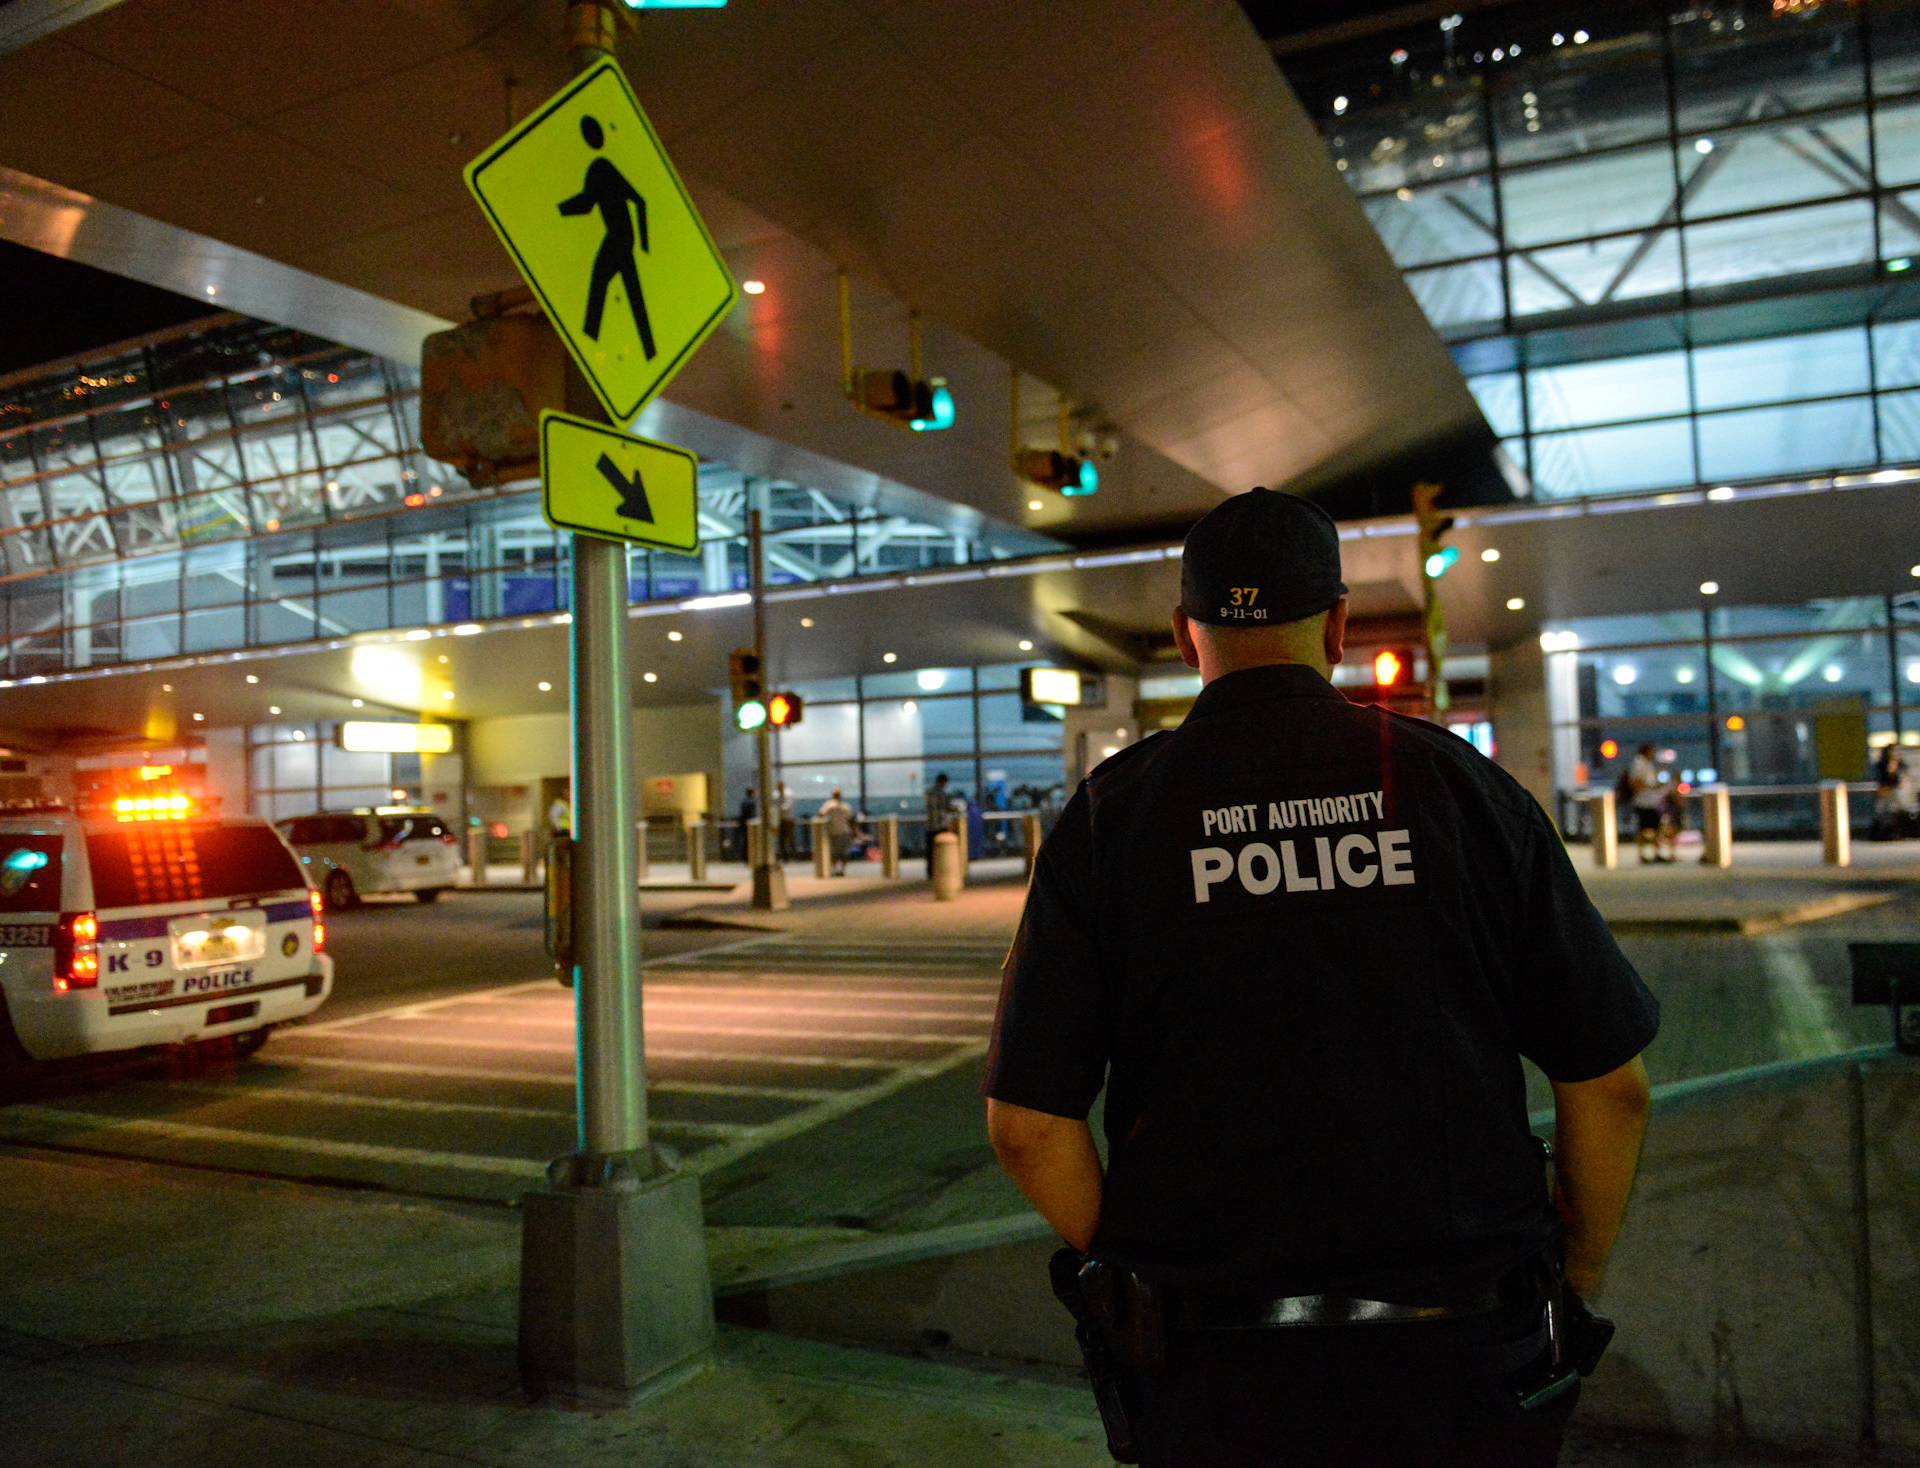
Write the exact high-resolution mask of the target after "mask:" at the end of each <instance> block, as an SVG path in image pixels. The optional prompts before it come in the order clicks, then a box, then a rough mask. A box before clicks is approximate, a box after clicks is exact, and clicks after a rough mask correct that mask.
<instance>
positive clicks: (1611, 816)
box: [1587, 790, 1620, 872]
mask: <svg viewBox="0 0 1920 1468" xmlns="http://www.w3.org/2000/svg"><path fill="white" fill-rule="evenodd" d="M1587 810H1588V813H1589V814H1590V815H1591V817H1592V820H1593V864H1594V865H1595V866H1596V867H1598V868H1600V870H1601V871H1603V872H1610V871H1612V870H1613V869H1614V868H1615V867H1617V866H1619V865H1620V809H1619V803H1618V802H1617V801H1615V800H1614V798H1613V792H1612V791H1611V790H1602V791H1601V792H1600V793H1599V794H1598V795H1594V796H1590V797H1589V798H1588V800H1587Z"/></svg>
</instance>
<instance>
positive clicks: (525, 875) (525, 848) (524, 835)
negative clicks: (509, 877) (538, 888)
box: [520, 831, 539, 887]
mask: <svg viewBox="0 0 1920 1468" xmlns="http://www.w3.org/2000/svg"><path fill="white" fill-rule="evenodd" d="M538 866H539V860H538V858H537V857H536V856H535V854H534V849H533V832H531V831H522V832H521V833H520V880H521V881H522V882H524V883H525V884H526V885H527V886H529V887H531V886H532V885H533V873H534V870H535V868H537V867H538Z"/></svg>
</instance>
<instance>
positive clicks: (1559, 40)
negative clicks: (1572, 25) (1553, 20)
mask: <svg viewBox="0 0 1920 1468" xmlns="http://www.w3.org/2000/svg"><path fill="white" fill-rule="evenodd" d="M1553 44H1554V45H1556V46H1564V45H1566V44H1567V34H1566V32H1565V31H1555V32H1554V33H1553Z"/></svg>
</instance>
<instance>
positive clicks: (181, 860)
mask: <svg viewBox="0 0 1920 1468" xmlns="http://www.w3.org/2000/svg"><path fill="white" fill-rule="evenodd" d="M325 943H326V926H325V924H324V923H323V922H322V921H321V899H320V894H319V893H317V892H315V891H313V890H312V889H311V888H309V887H308V886H307V882H306V878H305V876H304V875H303V874H302V870H301V866H300V863H299V861H298V859H297V858H295V856H294V854H293V852H292V851H290V850H289V849H288V847H287V844H286V842H284V841H282V840H281V839H280V836H279V834H278V833H277V832H276V831H275V830H274V829H273V827H272V826H270V825H268V824H267V823H266V822H265V821H263V820H259V819H256V818H254V817H252V816H225V817H223V816H207V815H201V814H198V813H196V811H195V809H194V807H193V806H192V804H191V801H190V799H189V797H187V796H184V795H177V794H174V795H169V794H155V795H152V796H142V797H139V798H137V799H135V798H131V797H129V798H122V799H120V800H117V801H112V802H110V803H108V804H107V805H105V806H104V807H101V808H99V809H94V810H82V811H78V812H76V811H70V810H58V809H44V810H34V811H18V810H8V811H0V1089H4V1087H5V1085H6V1083H7V1082H8V1080H9V1078H10V1076H11V1079H13V1080H14V1081H17V1079H18V1077H19V1075H20V1074H21V1073H22V1072H23V1070H24V1068H25V1064H26V1063H27V1062H29V1061H32V1060H57V1059H61V1058H63V1057H67V1056H74V1055H89V1054H95V1053H98V1052H101V1051H107V1050H131V1049H136V1048H138V1047H140V1046H146V1045H170V1044H177V1043H181V1042H184V1041H196V1040H210V1039H215V1038H220V1037H231V1038H232V1039H233V1040H234V1042H235V1044H236V1046H237V1047H238V1048H239V1050H240V1051H241V1053H242V1054H251V1053H252V1052H253V1051H255V1050H257V1049H259V1047H260V1046H261V1044H263V1043H264V1042H265V1040H266V1038H267V1032H268V1030H270V1029H271V1028H272V1027H273V1026H274V1025H277V1024H281V1023H284V1022H285V1021H287V1020H291V1019H298V1018H300V1017H301V1016H303V1015H308V1014H312V1013H313V1012H314V1011H315V1010H316V1009H318V1008H319V1007H320V1006H321V1005H322V1004H324V1003H326V1001H327V997H328V995H329V994H330V993H331V992H332V989H333V960H332V958H330V957H329V956H328V955H327V954H326V953H325V952H324V951H323V949H324V947H325Z"/></svg>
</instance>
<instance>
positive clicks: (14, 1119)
mask: <svg viewBox="0 0 1920 1468" xmlns="http://www.w3.org/2000/svg"><path fill="white" fill-rule="evenodd" d="M21 1122H27V1123H39V1127H40V1128H41V1129H49V1128H50V1129H55V1130H65V1129H68V1128H78V1129H79V1130H81V1131H84V1132H130V1133H132V1134H134V1135H136V1136H145V1137H157V1138H159V1139H161V1140H163V1141H170V1142H209V1143H216V1144H219V1145H222V1146H235V1145H244V1146H253V1147H265V1148H269V1149H271V1150H274V1151H279V1152H297V1153H301V1154H303V1155H312V1156H318V1157H340V1158H347V1159H351V1160H352V1161H356V1162H384V1163H398V1164H401V1165H404V1166H408V1167H424V1168H433V1169H438V1170H443V1171H445V1170H452V1171H461V1172H481V1173H490V1174H494V1175H496V1176H500V1177H517V1178H528V1179H535V1180H537V1179H542V1178H545V1177H546V1175H547V1165H546V1163H544V1162H535V1161H531V1160H529V1159H527V1158H522V1157H491V1156H487V1155H485V1154H483V1153H476V1152H429V1151H423V1150H421V1149H419V1148H415V1147H387V1146H382V1145H379V1144H377V1143H374V1142H342V1141H338V1140H335V1139H333V1138H331V1137H293V1136H285V1135H282V1134H279V1133H275V1132H250V1131H245V1130H243V1129H240V1128H237V1127H222V1126H201V1125H198V1124H197V1123H194V1122H185V1121H159V1120H155V1119H153V1118H150V1117H105V1116H97V1115H95V1114H94V1113H92V1112H87V1111H67V1110H63V1109H61V1108H59V1107H54V1106H10V1107H8V1108H7V1110H6V1112H5V1114H4V1123H5V1124H6V1125H7V1127H8V1129H9V1130H12V1129H13V1128H14V1126H15V1124H17V1123H21ZM33 1129H34V1128H32V1127H29V1130H33ZM45 1140H55V1139H53V1138H46V1139H45ZM696 1155H697V1154H696Z"/></svg>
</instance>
